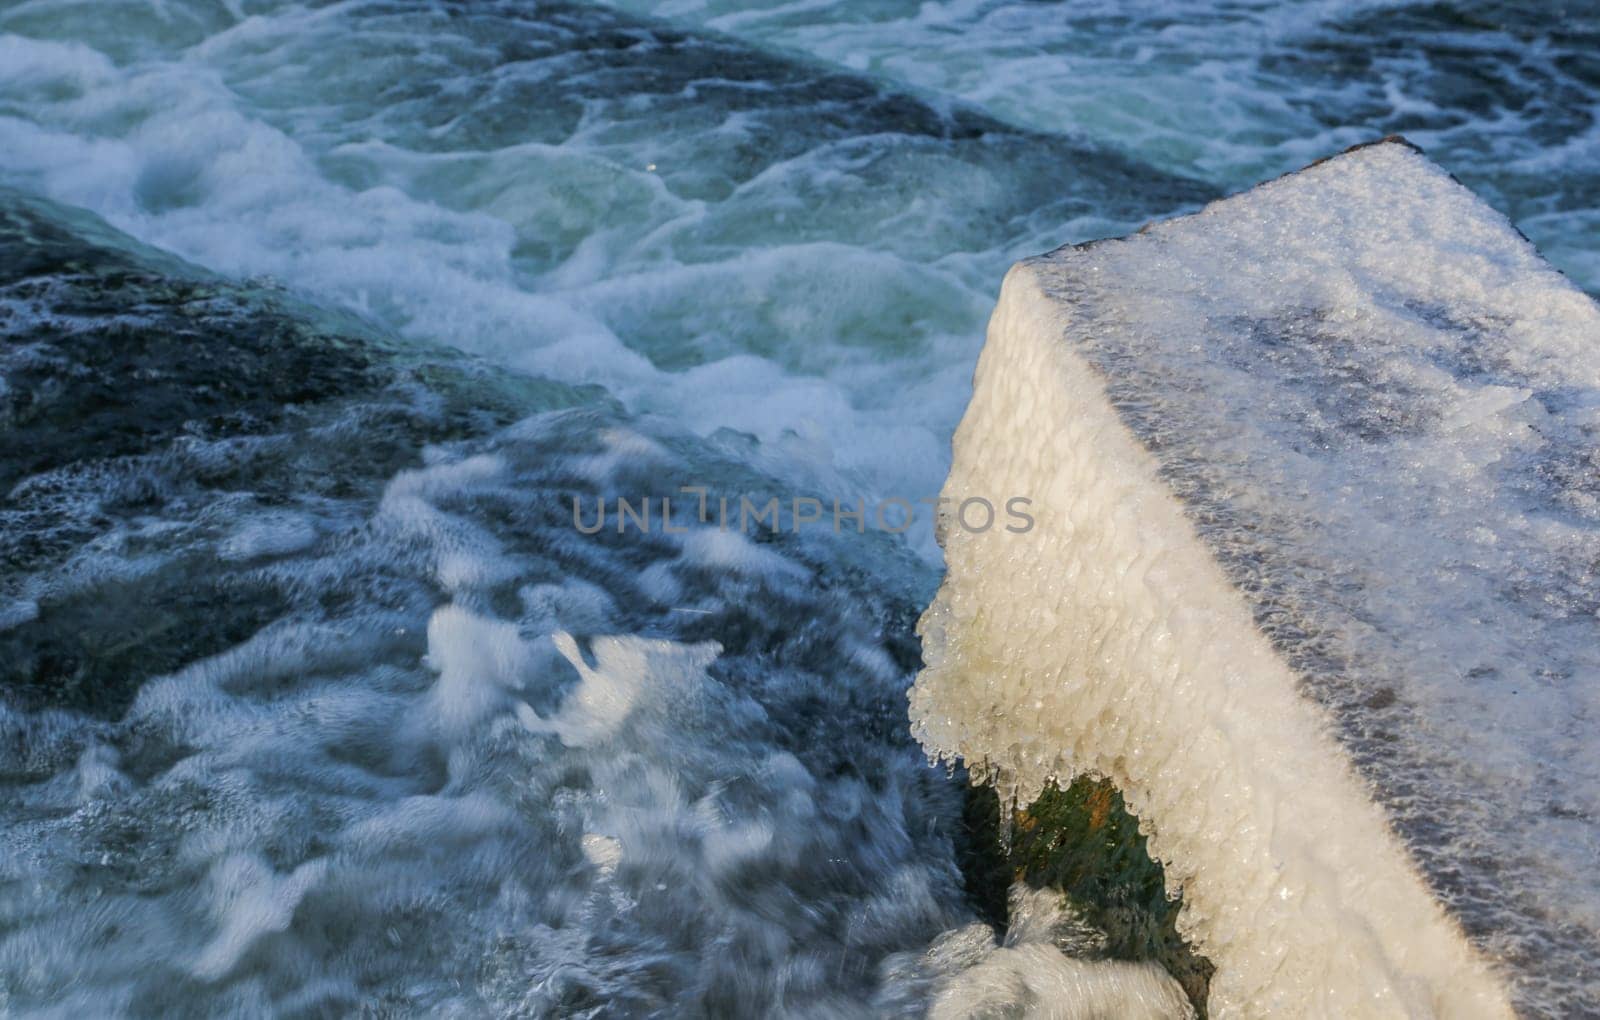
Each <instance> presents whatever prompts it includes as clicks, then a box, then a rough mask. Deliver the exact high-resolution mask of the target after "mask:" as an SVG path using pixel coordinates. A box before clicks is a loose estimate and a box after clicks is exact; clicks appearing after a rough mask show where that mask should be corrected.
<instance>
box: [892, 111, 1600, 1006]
mask: <svg viewBox="0 0 1600 1020" xmlns="http://www.w3.org/2000/svg"><path fill="white" fill-rule="evenodd" d="M1597 439H1600V308H1597V306H1596V305H1595V303H1594V302H1593V301H1592V300H1591V299H1590V298H1589V297H1587V296H1586V295H1584V294H1583V293H1582V292H1581V291H1579V290H1578V289H1577V288H1575V287H1574V286H1572V285H1571V284H1570V283H1569V282H1568V281H1567V280H1566V279H1564V278H1563V277H1562V276H1561V275H1560V274H1558V273H1557V272H1555V271H1554V270H1552V269H1551V268H1550V267H1549V266H1548V265H1546V264H1545V263H1544V262H1543V261H1542V260H1541V259H1540V258H1539V255H1538V254H1537V252H1535V251H1534V249H1533V248H1532V246H1531V245H1529V244H1528V243H1527V241H1526V240H1525V239H1524V238H1522V237H1521V236H1520V235H1519V234H1518V233H1517V232H1516V230H1515V229H1514V228H1513V227H1512V226H1511V224H1510V223H1508V222H1507V221H1506V220H1505V219H1504V218H1503V217H1502V216H1500V215H1499V214H1498V213H1496V212H1495V211H1493V210H1492V209H1490V208H1489V207H1488V206H1487V205H1485V204H1484V203H1483V202H1481V201H1479V200H1478V199H1477V198H1475V197H1474V196H1473V195H1472V194H1471V193H1470V192H1468V191H1467V190H1466V189H1465V188H1464V187H1462V186H1461V185H1460V184H1459V183H1457V182H1456V181H1455V180H1454V179H1452V178H1451V177H1450V176H1449V175H1448V174H1446V173H1445V172H1444V171H1442V170H1440V169H1439V168H1438V167H1436V166H1434V165H1432V164H1431V163H1429V162H1428V160H1427V159H1425V158H1424V157H1423V156H1422V155H1421V154H1420V153H1419V152H1418V151H1416V150H1415V149H1414V148H1412V147H1411V146H1409V145H1408V144H1405V143H1404V142H1400V141H1388V142H1385V143H1380V144H1375V145H1371V146H1366V147H1362V148H1359V149H1355V150H1351V151H1350V152H1348V153H1345V154H1343V155H1340V156H1338V157H1335V158H1333V159H1331V160H1328V161H1325V162H1322V163H1319V164H1316V165H1313V166H1311V167H1309V168H1307V169H1305V170H1303V171H1301V172H1299V173H1296V174H1291V175H1289V176H1287V177H1284V178H1280V179H1278V180H1275V181H1272V182H1270V183H1268V184H1265V185H1262V186H1261V187H1258V188H1256V189H1254V190H1253V191H1250V192H1248V193H1246V194H1243V195H1240V196H1236V197H1234V198H1230V199H1226V200H1224V201H1220V202H1217V203H1214V204H1213V205H1211V206H1209V207H1207V208H1206V209H1204V210H1202V211H1201V212H1199V213H1197V214H1195V215H1193V216H1187V217H1183V218H1181V219H1175V220H1172V221H1169V222H1164V223H1160V224H1156V225H1153V226H1151V227H1149V228H1147V229H1145V230H1144V231H1142V232H1141V233H1139V234H1137V235H1135V236H1132V237H1128V238H1122V239H1117V240H1110V241H1102V242H1097V243H1094V244H1089V245H1083V246H1078V247H1068V248H1063V249H1061V250H1059V251H1056V252H1052V253H1050V254H1049V255H1045V256H1042V257H1039V258H1035V259H1030V260H1028V261H1025V262H1023V263H1021V264H1019V265H1018V266H1016V267H1015V268H1014V269H1013V270H1012V272H1011V273H1010V275H1009V276H1008V277H1007V279H1006V281H1005V285H1004V289H1003V291H1002V294H1001V298H1000V303H999V306H998V308H997V309H996V311H995V314H994V318H993V320H992V322H991V325H990V329H989V337H988V342H987V345H986V346H985V348H984V351H983V355H982V358H981V360H980V362H979V365H978V370H977V373H976V376H975V381H974V393H973V397H972V402H971V404H970V406H969V407H968V410H967V413H966V416H965V418H964V419H963V421H962V423H961V426H960V428H959V429H958V431H957V433H956V437H955V444H954V445H955V451H954V464H953V467H952V469H951V474H950V479H949V482H948V484H947V487H946V490H945V495H946V496H947V497H949V498H950V499H952V500H955V501H959V500H962V499H968V498H972V497H979V496H981V497H983V498H985V499H988V500H990V501H991V502H997V501H999V500H1005V499H1009V498H1012V497H1015V496H1026V497H1028V498H1030V499H1031V500H1032V501H1033V504H1032V507H1031V509H1030V512H1031V513H1032V515H1033V517H1034V519H1035V522H1036V523H1035V525H1034V527H1033V528H1032V529H1031V530H1026V531H1022V532H1020V533H1019V532H1016V531H1008V530H1007V529H1005V528H1001V527H998V526H996V527H992V528H989V529H987V530H984V531H981V532H980V531H976V530H974V529H971V528H966V527H962V526H960V525H959V524H958V523H956V522H951V523H950V525H949V526H948V527H946V528H945V529H944V533H945V540H946V560H947V565H948V574H947V577H946V579H945V582H944V585H943V587H942V588H941V590H940V592H939V595H938V597H937V599H936V600H935V602H934V603H933V605H932V606H931V607H930V608H929V610H928V612H927V613H926V615H925V616H924V617H923V620H922V632H923V636H924V656H925V659H926V663H927V665H926V668H925V670H924V671H923V672H922V674H921V675H920V676H919V678H918V680H917V684H916V687H915V688H914V689H913V691H912V695H911V702H912V708H911V714H912V719H913V724H914V729H915V731H916V733H917V735H918V736H919V738H920V739H921V740H922V741H923V743H924V745H925V746H926V747H927V749H928V750H929V752H930V754H937V755H939V756H941V757H944V758H947V759H956V758H959V759H961V760H963V761H965V762H966V763H967V764H968V765H969V766H971V768H972V769H973V771H974V774H975V775H976V776H977V777H979V778H982V779H986V780H989V781H993V782H996V783H998V784H999V785H1000V787H1001V789H1002V791H1003V792H1005V793H1008V794H1010V795H1012V796H1014V797H1016V798H1017V799H1019V800H1020V801H1022V802H1027V801H1029V800H1030V799H1031V798H1032V797H1034V796H1035V795H1036V794H1037V792H1038V791H1039V790H1040V788H1041V787H1042V785H1043V784H1045V783H1046V782H1048V781H1050V780H1052V779H1054V780H1058V781H1059V780H1065V779H1066V778H1068V777H1070V776H1073V775H1076V774H1079V773H1084V772H1087V773H1094V774H1099V775H1102V776H1105V777H1108V778H1109V779H1111V780H1113V781H1114V782H1115V783H1117V784H1118V785H1119V786H1120V787H1121V788H1122V790H1123V791H1124V793H1125V795H1126V797H1127V799H1128V801H1129V804H1130V806H1131V807H1132V808H1133V809H1134V811H1135V812H1136V813H1137V814H1139V815H1140V817H1141V818H1142V820H1143V823H1144V824H1145V825H1146V826H1147V827H1148V829H1149V832H1150V836H1151V847H1152V850H1153V852H1155V853H1157V854H1158V855H1160V856H1161V857H1162V858H1163V859H1164V860H1165V861H1166V862H1167V875H1168V877H1169V880H1170V881H1172V882H1173V883H1174V884H1175V885H1181V886H1182V889H1183V893H1184V897H1185V901H1186V906H1185V916H1184V921H1183V924H1184V925H1185V926H1186V928H1185V930H1186V932H1187V934H1189V936H1190V937H1191V938H1193V939H1194V940H1196V941H1197V942H1198V944H1199V948H1200V950H1201V951H1202V952H1203V953H1205V954H1206V955H1208V956H1209V957H1210V958H1211V960H1212V961H1213V962H1214V963H1215V964H1216V965H1217V973H1216V976H1215V978H1214V979H1213V982H1212V986H1211V1006H1212V1010H1213V1015H1230V1016H1237V1015H1246V1016H1265V1015H1272V1016H1339V1017H1353V1016H1402V1015H1410V1016H1433V1015H1439V1016H1465V1017H1480V1016H1495V1015H1501V1014H1504V1013H1505V1012H1507V1010H1508V1003H1511V1002H1514V1003H1515V1004H1516V1006H1517V1007H1518V1008H1519V1009H1522V1010H1526V1011H1528V1012H1532V1013H1549V1014H1550V1015H1563V1016H1566V1015H1577V1014H1579V1013H1588V1012H1594V1011H1600V950H1597V948H1596V947H1597V946H1600V849H1597V848H1600V738H1597V736H1596V733H1595V723H1596V720H1597V719H1600V617H1597V613H1600V578H1597V571H1600V452H1597V449H1600V446H1597ZM971 516H972V517H973V518H977V517H979V516H981V515H979V514H977V513H974V514H972V515H971ZM980 523H981V522H980Z"/></svg>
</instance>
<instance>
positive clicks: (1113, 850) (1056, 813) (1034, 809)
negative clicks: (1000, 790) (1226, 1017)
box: [962, 776, 1215, 1018]
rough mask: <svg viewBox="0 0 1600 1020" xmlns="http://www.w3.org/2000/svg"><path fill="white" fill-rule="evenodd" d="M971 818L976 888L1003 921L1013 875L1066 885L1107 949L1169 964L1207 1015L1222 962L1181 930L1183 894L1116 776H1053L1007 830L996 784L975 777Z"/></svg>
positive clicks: (986, 910) (1038, 884)
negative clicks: (1062, 785)
mask: <svg viewBox="0 0 1600 1020" xmlns="http://www.w3.org/2000/svg"><path fill="white" fill-rule="evenodd" d="M965 822H966V830H967V834H968V839H967V848H966V851H965V854H964V860H963V862H962V863H963V866H964V870H965V874H966V879H967V890H968V894H969V896H970V897H971V898H972V900H973V901H974V903H975V904H976V905H977V907H978V909H979V910H980V912H981V913H982V914H983V915H984V916H985V918H986V919H987V920H989V921H990V922H991V923H995V924H1003V923H1004V920H1005V918H1006V913H1007V908H1006V895H1007V890H1008V889H1009V888H1010V886H1011V884H1012V883H1013V882H1025V883H1027V884H1028V885H1029V886H1031V887H1033V888H1036V889H1039V888H1046V889H1054V890H1057V891H1058V892H1060V893H1061V894H1062V895H1063V896H1064V897H1065V898H1066V899H1067V900H1068V901H1069V902H1070V903H1071V904H1072V906H1073V907H1074V908H1076V910H1077V911H1078V912H1079V914H1080V915H1081V916H1082V918H1083V919H1084V920H1085V921H1086V922H1088V923H1089V924H1091V925H1092V926H1093V927H1095V928H1096V929H1098V930H1099V931H1100V932H1102V933H1103V934H1104V935H1105V937H1106V941H1105V949H1104V953H1105V955H1106V956H1107V957H1110V958H1112V959H1120V960H1154V961H1155V962H1157V963H1159V964H1161V966H1163V967H1164V968H1166V970H1167V972H1168V973H1170V974H1171V975H1172V976H1173V977H1174V978H1175V979H1176V980H1177V981H1178V983H1179V984H1180V985H1181V986H1182V987H1183V990H1184V992H1185V993H1187V994H1188V996H1189V1001H1190V1002H1191V1003H1193V1005H1194V1007H1195V1010H1196V1012H1197V1013H1198V1015H1199V1016H1201V1017H1202V1018H1203V1017H1204V1016H1205V1015H1206V1012H1205V1002H1206V993H1207V989H1208V988H1209V985H1210V981H1211V974H1212V972H1213V970H1214V969H1215V968H1213V967H1212V965H1211V963H1210V961H1208V960H1206V959H1205V958H1204V957H1202V956H1200V955H1199V954H1198V953H1196V952H1195V951H1194V949H1193V948H1192V947H1191V946H1190V945H1189V944H1188V943H1187V942H1185V941H1184V939H1183V937H1182V936H1181V935H1179V934H1178V929H1177V920H1178V913H1179V911H1180V909H1181V908H1182V905H1183V901H1182V899H1181V898H1174V897H1169V896H1168V895H1167V889H1166V881H1165V877H1164V874H1163V872H1162V868H1161V863H1160V862H1159V861H1157V860H1155V859H1153V858H1152V857H1151V856H1150V852H1149V848H1148V846H1147V844H1146V840H1145V837H1144V835H1143V834H1142V833H1141V832H1140V831H1139V820H1138V819H1137V818H1135V817H1134V816H1133V815H1132V814H1130V813H1129V812H1128V809H1127V805H1126V804H1125V803H1124V802H1123V799H1122V794H1121V793H1120V792H1119V791H1118V790H1117V788H1116V787H1115V786H1113V785H1112V784H1111V783H1110V782H1108V781H1106V780H1103V779H1094V778H1091V777H1087V776H1083V777H1079V778H1078V779H1077V780H1075V781H1074V782H1073V783H1072V784H1071V785H1070V786H1068V787H1067V788H1066V789H1065V790H1062V789H1059V788H1057V787H1055V786H1050V787H1048V788H1046V790H1045V791H1044V793H1043V794H1041V795H1040V797H1039V799H1038V800H1036V801H1034V803H1033V804H1031V805H1029V806H1028V807H1027V808H1026V809H1023V810H1019V811H1015V812H1013V816H1012V818H1011V819H1009V822H1010V825H1009V828H1008V829H1007V830H1002V829H1001V806H1000V798H999V797H998V796H997V795H996V793H995V791H994V789H993V788H992V787H988V786H974V787H969V788H968V794H967V800H966V808H965Z"/></svg>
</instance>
